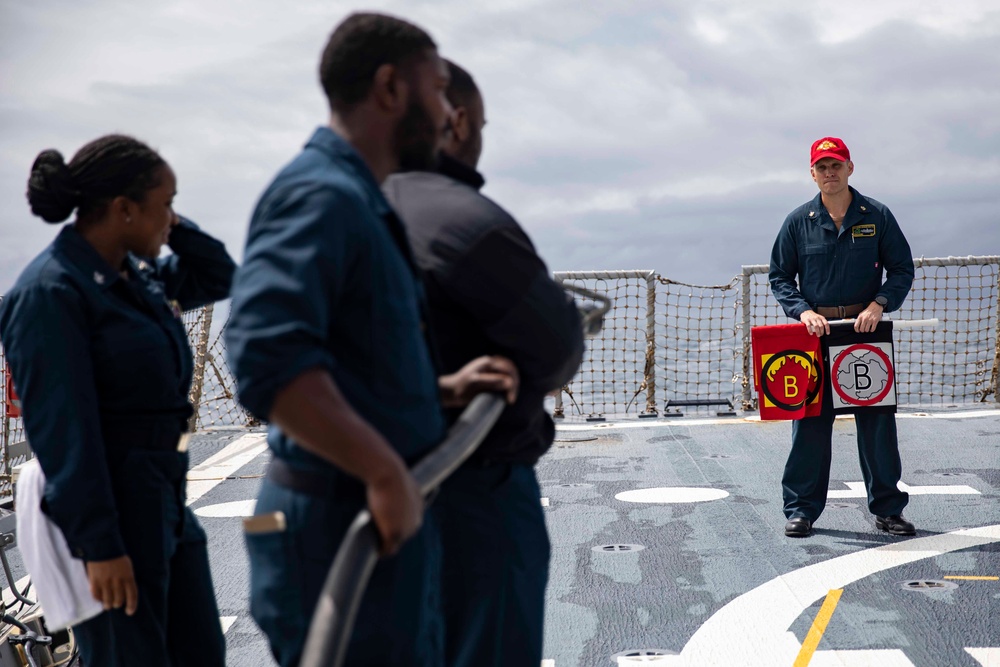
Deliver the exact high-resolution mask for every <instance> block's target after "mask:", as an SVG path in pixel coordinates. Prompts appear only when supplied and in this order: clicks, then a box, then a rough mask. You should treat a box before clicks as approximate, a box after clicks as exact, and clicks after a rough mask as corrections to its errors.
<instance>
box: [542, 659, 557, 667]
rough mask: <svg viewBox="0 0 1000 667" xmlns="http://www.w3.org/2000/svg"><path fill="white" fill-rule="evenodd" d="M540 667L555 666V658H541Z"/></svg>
mask: <svg viewBox="0 0 1000 667" xmlns="http://www.w3.org/2000/svg"><path fill="white" fill-rule="evenodd" d="M542 667H556V661H555V660H542Z"/></svg>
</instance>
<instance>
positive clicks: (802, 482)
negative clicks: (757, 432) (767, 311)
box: [769, 137, 915, 537]
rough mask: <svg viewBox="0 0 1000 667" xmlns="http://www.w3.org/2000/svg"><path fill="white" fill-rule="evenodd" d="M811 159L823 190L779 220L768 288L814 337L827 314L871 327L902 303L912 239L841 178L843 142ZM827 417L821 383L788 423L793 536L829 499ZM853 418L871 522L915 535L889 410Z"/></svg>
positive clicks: (822, 143) (788, 527)
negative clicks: (818, 402) (808, 406)
mask: <svg viewBox="0 0 1000 667" xmlns="http://www.w3.org/2000/svg"><path fill="white" fill-rule="evenodd" d="M809 164H810V165H811V166H810V170H809V171H810V173H811V174H812V178H813V180H814V181H815V182H816V185H817V186H819V194H818V195H816V197H815V198H814V199H813V200H812V201H810V202H807V203H805V204H803V205H802V206H800V207H798V208H797V209H795V210H794V211H792V212H791V213H790V214H789V215H788V217H787V218H785V222H784V224H783V225H782V226H781V231H779V232H778V238H777V240H775V242H774V249H773V250H772V252H771V271H770V275H769V279H770V282H771V290H772V291H773V292H774V296H775V298H777V300H778V302H779V303H780V304H781V307H782V308H783V309H784V311H785V314H786V315H788V316H789V317H791V318H794V319H797V320H799V321H801V322H802V323H803V324H805V325H806V327H807V328H808V329H809V332H810V333H811V334H813V335H815V336H822V335H824V334H829V333H830V325H829V324H828V322H827V318H829V319H844V318H848V317H854V318H857V319H856V321H855V324H854V329H855V331H859V332H871V331H874V330H875V326H876V325H877V324H878V322H879V320H880V319H882V314H883V313H886V312H891V311H893V310H896V309H897V308H899V307H900V305H902V303H903V299H905V298H906V295H907V293H908V292H909V291H910V286H911V285H912V284H913V258H912V256H911V254H910V246H909V244H908V243H907V242H906V238H905V237H904V236H903V232H902V231H901V230H900V229H899V225H898V224H897V223H896V219H895V218H894V217H893V215H892V212H891V211H889V209H888V208H887V207H886V206H885V205H883V204H881V203H879V202H877V201H875V200H874V199H869V198H867V197H865V196H864V195H862V194H861V193H859V192H858V191H857V190H855V189H854V188H852V187H851V186H849V185H848V184H847V180H848V178H850V176H851V175H852V174H853V173H854V163H853V162H851V153H850V151H849V150H848V149H847V146H846V145H845V144H844V142H843V141H842V140H840V139H838V138H836V137H824V138H822V139H820V140H818V141H816V142H814V143H813V145H812V150H811V152H810V162H809ZM883 271H884V272H885V281H884V282H883V280H882V277H883ZM796 278H797V279H798V282H797V283H796ZM833 419H834V412H833V401H832V398H831V396H830V392H828V391H827V392H824V396H823V410H822V413H821V414H820V415H819V416H817V417H806V418H804V419H800V420H798V421H794V422H792V451H791V452H790V453H789V455H788V462H787V463H786V464H785V471H784V474H783V475H782V479H781V484H782V490H783V497H784V509H785V517H786V518H787V519H788V523H786V524H785V535H788V536H789V537H806V536H807V535H809V534H810V533H811V532H812V526H813V523H814V522H815V521H816V519H818V518H819V515H820V514H821V513H822V511H823V507H824V506H825V505H826V493H827V488H828V487H829V484H830V453H831V440H832V435H833ZM855 420H856V424H857V431H858V454H859V456H860V459H861V472H862V474H863V475H864V480H865V487H866V488H867V490H868V508H869V510H871V512H872V514H874V515H875V525H876V526H877V527H878V528H879V529H881V530H884V531H887V532H889V533H891V534H893V535H913V534H914V533H915V529H914V527H913V524H911V523H910V522H909V521H906V520H905V519H904V518H903V516H902V512H903V508H904V507H906V504H907V502H908V500H909V496H908V494H907V493H906V492H905V491H900V490H899V488H898V486H897V484H898V482H899V478H900V475H901V472H902V465H901V463H900V460H899V444H898V441H897V439H896V418H895V415H893V414H891V413H874V414H866V413H858V414H856V415H855Z"/></svg>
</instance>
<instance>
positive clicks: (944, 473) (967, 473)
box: [934, 472, 975, 477]
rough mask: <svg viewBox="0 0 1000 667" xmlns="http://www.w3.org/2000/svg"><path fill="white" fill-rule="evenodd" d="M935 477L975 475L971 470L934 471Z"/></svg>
mask: <svg viewBox="0 0 1000 667" xmlns="http://www.w3.org/2000/svg"><path fill="white" fill-rule="evenodd" d="M934 476H935V477H975V475H973V474H972V473H971V472H936V473H934Z"/></svg>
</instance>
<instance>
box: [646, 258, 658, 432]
mask: <svg viewBox="0 0 1000 667" xmlns="http://www.w3.org/2000/svg"><path fill="white" fill-rule="evenodd" d="M656 278H657V276H656V274H655V273H654V272H652V271H650V272H649V274H648V275H647V276H646V363H645V364H644V368H643V378H642V381H643V382H644V383H645V384H646V410H645V412H644V413H643V414H647V415H655V414H656V282H657V281H656Z"/></svg>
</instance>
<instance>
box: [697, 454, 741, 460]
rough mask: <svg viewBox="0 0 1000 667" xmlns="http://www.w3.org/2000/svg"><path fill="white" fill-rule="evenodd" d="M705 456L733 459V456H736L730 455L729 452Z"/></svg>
mask: <svg viewBox="0 0 1000 667" xmlns="http://www.w3.org/2000/svg"><path fill="white" fill-rule="evenodd" d="M704 458H706V459H731V458H734V457H732V456H730V455H729V454H709V455H708V456H706V457H704Z"/></svg>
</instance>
